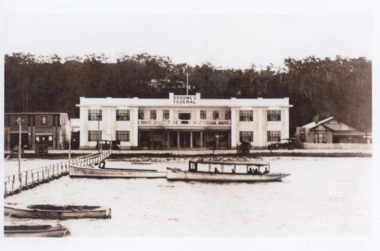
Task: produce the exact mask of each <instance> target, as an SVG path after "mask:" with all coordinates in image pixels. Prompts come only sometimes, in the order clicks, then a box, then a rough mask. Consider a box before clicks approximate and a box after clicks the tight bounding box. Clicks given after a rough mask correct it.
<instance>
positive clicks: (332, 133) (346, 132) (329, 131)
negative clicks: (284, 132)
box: [296, 117, 366, 144]
mask: <svg viewBox="0 0 380 251" xmlns="http://www.w3.org/2000/svg"><path fill="white" fill-rule="evenodd" d="M364 136H365V135H364V133H363V132H361V131H359V130H357V129H355V128H353V127H351V126H349V125H347V124H345V123H343V122H340V121H338V120H337V119H335V118H334V117H330V118H327V119H324V120H321V121H319V122H311V123H309V124H307V125H304V126H302V127H297V131H296V137H297V138H298V139H299V140H301V141H302V142H305V143H321V144H323V143H366V139H365V138H364Z"/></svg>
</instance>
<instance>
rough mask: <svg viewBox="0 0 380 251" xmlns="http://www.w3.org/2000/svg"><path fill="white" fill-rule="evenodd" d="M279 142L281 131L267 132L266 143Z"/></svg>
mask: <svg viewBox="0 0 380 251" xmlns="http://www.w3.org/2000/svg"><path fill="white" fill-rule="evenodd" d="M280 141H281V131H268V132H267V142H280Z"/></svg>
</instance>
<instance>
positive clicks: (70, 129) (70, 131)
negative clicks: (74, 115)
mask: <svg viewBox="0 0 380 251" xmlns="http://www.w3.org/2000/svg"><path fill="white" fill-rule="evenodd" d="M71 134H72V128H71V120H70V128H69V163H70V160H71Z"/></svg>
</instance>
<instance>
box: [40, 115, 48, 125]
mask: <svg viewBox="0 0 380 251" xmlns="http://www.w3.org/2000/svg"><path fill="white" fill-rule="evenodd" d="M46 124H47V117H46V116H41V125H46Z"/></svg>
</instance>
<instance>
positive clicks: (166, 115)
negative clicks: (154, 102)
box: [162, 110, 170, 120]
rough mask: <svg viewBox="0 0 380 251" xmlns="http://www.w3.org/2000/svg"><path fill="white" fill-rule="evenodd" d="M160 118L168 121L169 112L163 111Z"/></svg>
mask: <svg viewBox="0 0 380 251" xmlns="http://www.w3.org/2000/svg"><path fill="white" fill-rule="evenodd" d="M162 118H163V119H164V120H169V119H170V113H169V110H164V111H163V112H162Z"/></svg>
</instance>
